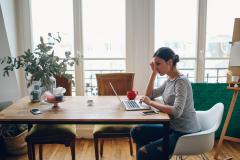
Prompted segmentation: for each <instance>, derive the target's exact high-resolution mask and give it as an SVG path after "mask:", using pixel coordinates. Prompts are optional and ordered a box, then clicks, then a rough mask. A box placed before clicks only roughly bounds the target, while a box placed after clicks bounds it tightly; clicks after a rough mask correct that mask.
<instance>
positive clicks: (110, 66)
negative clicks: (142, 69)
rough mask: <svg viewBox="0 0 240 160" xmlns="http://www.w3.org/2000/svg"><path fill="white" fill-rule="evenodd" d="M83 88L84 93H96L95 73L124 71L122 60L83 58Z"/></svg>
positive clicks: (89, 94)
mask: <svg viewBox="0 0 240 160" xmlns="http://www.w3.org/2000/svg"><path fill="white" fill-rule="evenodd" d="M84 62H85V63H84V88H85V95H87V96H95V95H97V80H96V73H112V72H123V71H125V66H126V64H125V62H126V61H125V59H123V60H85V61H84Z"/></svg>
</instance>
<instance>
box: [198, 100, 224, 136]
mask: <svg viewBox="0 0 240 160" xmlns="http://www.w3.org/2000/svg"><path fill="white" fill-rule="evenodd" d="M223 110H224V105H223V104H222V103H217V104H215V105H214V106H213V107H212V108H211V109H209V110H207V111H197V118H198V121H199V123H200V126H201V131H206V130H209V129H210V130H211V131H212V132H215V131H216V130H217V129H218V127H219V126H220V124H221V121H222V116H223Z"/></svg>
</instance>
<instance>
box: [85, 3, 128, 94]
mask: <svg viewBox="0 0 240 160" xmlns="http://www.w3.org/2000/svg"><path fill="white" fill-rule="evenodd" d="M82 18H83V20H82V26H83V54H84V79H85V84H84V85H85V93H86V95H96V94H97V89H96V86H97V84H96V79H95V74H96V73H104V72H121V71H124V70H126V64H125V58H126V51H125V50H126V47H125V43H126V40H125V38H126V36H125V35H126V33H125V30H126V29H125V26H126V24H125V1H123V0H114V1H113V0H101V1H99V0H82Z"/></svg>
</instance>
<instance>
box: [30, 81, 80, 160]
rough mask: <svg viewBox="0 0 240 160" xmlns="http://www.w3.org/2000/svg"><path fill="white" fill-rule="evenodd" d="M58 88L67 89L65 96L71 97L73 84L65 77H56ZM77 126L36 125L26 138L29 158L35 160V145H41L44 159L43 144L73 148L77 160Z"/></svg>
mask: <svg viewBox="0 0 240 160" xmlns="http://www.w3.org/2000/svg"><path fill="white" fill-rule="evenodd" d="M56 84H57V86H62V87H64V88H66V93H65V96H71V95H72V94H71V82H70V81H68V80H67V79H66V78H64V77H56ZM75 139H76V125H70V124H49V125H35V126H33V127H32V128H31V130H30V132H29V133H28V135H27V137H26V142H27V145H28V158H29V160H35V149H34V148H35V147H34V145H35V144H39V159H40V160H42V159H43V155H42V152H43V144H64V145H65V146H67V147H69V146H70V148H71V154H72V160H75Z"/></svg>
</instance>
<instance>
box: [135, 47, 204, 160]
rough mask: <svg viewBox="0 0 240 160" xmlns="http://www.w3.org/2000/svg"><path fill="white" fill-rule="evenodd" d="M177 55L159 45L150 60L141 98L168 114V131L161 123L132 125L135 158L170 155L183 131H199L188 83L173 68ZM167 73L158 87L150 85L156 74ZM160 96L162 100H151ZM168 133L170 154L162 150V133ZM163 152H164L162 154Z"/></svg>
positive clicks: (155, 157)
mask: <svg viewBox="0 0 240 160" xmlns="http://www.w3.org/2000/svg"><path fill="white" fill-rule="evenodd" d="M177 62H179V56H178V55H176V54H175V53H174V51H173V50H172V49H170V48H167V47H162V48H159V49H158V50H157V51H156V53H155V54H154V55H153V59H152V61H151V63H150V66H151V69H152V74H151V77H150V80H149V82H148V86H147V90H146V93H145V96H144V97H142V98H141V100H140V101H142V102H144V103H146V104H148V105H150V106H152V107H154V108H156V109H158V110H159V111H160V112H164V113H167V114H168V115H169V116H170V131H166V130H164V128H163V125H161V124H159V125H156V124H153V125H138V126H135V127H134V128H132V130H131V136H132V138H133V140H134V141H135V142H136V144H137V148H138V153H137V159H138V160H156V159H157V160H160V159H163V157H166V156H167V157H170V156H171V154H172V153H173V151H174V148H175V145H176V142H177V140H178V138H179V137H180V136H182V135H185V134H189V133H194V132H198V131H200V125H199V123H198V121H197V117H196V112H195V109H194V102H193V93H192V87H191V83H190V82H189V80H188V79H187V77H185V76H184V75H182V74H181V73H180V72H179V71H178V70H177V68H176V64H177ZM157 74H160V76H163V75H165V74H166V75H167V76H168V79H167V80H166V81H165V82H164V83H163V84H162V85H161V86H160V87H158V88H156V89H153V86H154V80H155V78H156V76H157ZM159 96H162V98H163V101H164V104H161V103H158V102H155V101H153V99H154V98H156V97H159ZM166 134H169V154H170V155H166V153H165V152H164V151H163V148H162V146H163V137H164V136H165V135H166ZM164 154H165V155H164Z"/></svg>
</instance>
